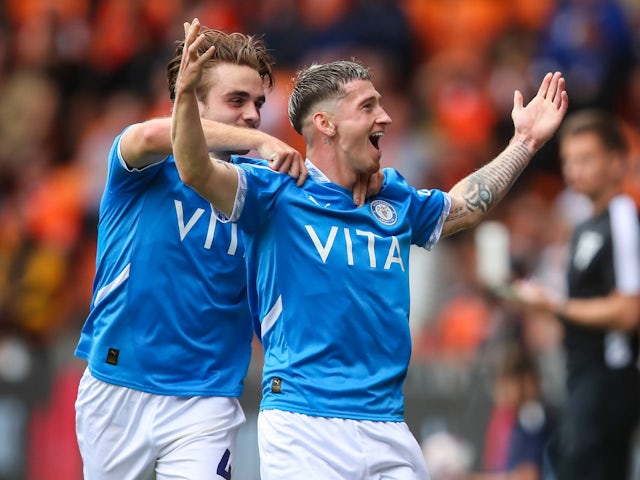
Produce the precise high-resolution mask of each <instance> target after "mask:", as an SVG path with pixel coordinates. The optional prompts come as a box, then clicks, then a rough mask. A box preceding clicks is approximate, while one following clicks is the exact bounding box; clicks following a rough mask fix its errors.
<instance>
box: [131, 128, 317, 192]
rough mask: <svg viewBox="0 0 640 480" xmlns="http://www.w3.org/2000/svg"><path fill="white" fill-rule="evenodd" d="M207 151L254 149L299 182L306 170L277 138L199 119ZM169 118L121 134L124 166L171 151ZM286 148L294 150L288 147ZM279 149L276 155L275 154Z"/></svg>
mask: <svg viewBox="0 0 640 480" xmlns="http://www.w3.org/2000/svg"><path fill="white" fill-rule="evenodd" d="M200 122H201V124H202V130H203V132H204V138H205V143H206V145H207V150H208V151H227V152H229V151H240V150H256V151H257V152H258V153H260V154H261V155H267V160H269V165H270V166H271V168H272V169H273V170H275V171H277V172H280V173H287V174H289V175H291V176H292V177H293V178H295V179H297V180H298V185H302V183H304V181H305V179H306V178H307V174H308V172H307V169H306V167H305V166H304V159H303V158H302V156H301V155H294V154H292V153H290V154H289V155H285V154H282V152H283V151H284V150H286V147H283V145H285V144H283V143H282V142H281V141H280V140H278V139H276V138H273V137H271V136H269V135H267V134H266V133H264V132H260V131H258V130H255V129H249V128H242V127H236V126H232V125H227V124H225V123H220V122H215V121H213V120H209V119H206V118H200ZM171 124H172V119H171V117H166V118H154V119H151V120H147V121H145V122H141V123H136V124H134V125H132V126H131V127H129V128H128V129H127V130H126V131H125V132H124V134H123V135H122V141H121V143H120V150H121V152H122V157H123V158H124V161H125V162H127V165H129V166H130V167H133V168H142V167H145V166H147V165H151V164H152V163H157V162H160V161H162V160H164V159H165V158H166V157H167V156H168V155H170V154H171V153H173V149H172V145H171ZM289 150H290V151H292V150H293V149H292V148H290V147H289ZM275 152H278V154H277V155H274V153H275Z"/></svg>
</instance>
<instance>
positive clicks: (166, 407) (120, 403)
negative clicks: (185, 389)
mask: <svg viewBox="0 0 640 480" xmlns="http://www.w3.org/2000/svg"><path fill="white" fill-rule="evenodd" d="M244 421H245V417H244V413H243V412H242V408H241V406H240V403H239V402H238V399H236V398H225V397H177V396H165V395H154V394H150V393H146V392H141V391H138V390H133V389H130V388H126V387H121V386H118V385H112V384H109V383H105V382H102V381H100V380H97V379H96V378H94V377H93V376H91V374H90V373H89V371H88V370H85V372H84V375H83V376H82V379H81V380H80V386H79V388H78V398H77V400H76V434H77V437H78V445H79V447H80V454H81V455H82V461H83V471H84V478H86V479H88V480H134V479H135V480H142V479H153V478H156V479H158V480H161V479H169V478H171V479H174V480H175V479H178V478H183V479H189V480H205V479H206V480H212V479H216V478H217V479H227V480H228V479H229V478H230V477H231V473H230V472H231V471H232V469H233V462H234V459H235V454H236V450H235V447H236V438H237V436H238V430H239V428H240V426H241V425H242V424H243V423H244Z"/></svg>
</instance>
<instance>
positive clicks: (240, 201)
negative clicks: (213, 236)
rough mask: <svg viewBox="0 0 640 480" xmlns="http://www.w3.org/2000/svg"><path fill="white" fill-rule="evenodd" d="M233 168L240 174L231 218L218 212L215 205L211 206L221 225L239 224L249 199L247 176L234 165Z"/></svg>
mask: <svg viewBox="0 0 640 480" xmlns="http://www.w3.org/2000/svg"><path fill="white" fill-rule="evenodd" d="M232 167H235V170H236V173H237V174H238V190H236V198H235V200H234V202H233V211H232V212H231V216H229V217H227V216H226V215H225V214H224V213H222V212H221V211H220V210H218V209H217V208H216V206H215V205H211V206H212V207H213V211H214V213H215V215H216V217H217V218H218V220H219V221H220V223H229V222H232V223H235V222H237V221H238V218H240V214H241V213H242V209H243V208H244V203H245V201H246V199H247V174H246V173H245V171H244V170H243V169H242V168H240V167H238V166H237V165H232Z"/></svg>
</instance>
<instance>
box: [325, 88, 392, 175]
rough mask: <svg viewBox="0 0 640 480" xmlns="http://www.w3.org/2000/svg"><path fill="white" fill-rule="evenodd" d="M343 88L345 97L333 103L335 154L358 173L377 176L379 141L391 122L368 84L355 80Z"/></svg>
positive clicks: (375, 92)
mask: <svg viewBox="0 0 640 480" xmlns="http://www.w3.org/2000/svg"><path fill="white" fill-rule="evenodd" d="M345 88H346V90H347V92H348V94H347V95H346V96H345V97H343V98H340V99H339V100H337V101H336V104H335V115H333V116H332V121H333V123H334V124H335V127H336V137H335V141H336V142H337V148H338V150H339V153H338V154H339V155H340V156H341V157H343V158H345V159H346V161H347V163H348V164H349V166H350V167H351V168H352V169H353V170H354V171H356V172H357V173H367V172H368V173H373V172H376V171H377V170H378V169H379V168H380V158H381V157H382V153H381V151H380V139H381V137H382V136H383V135H384V131H385V128H386V127H387V125H389V124H390V123H391V118H390V117H389V115H387V112H386V111H385V110H384V108H382V104H381V102H380V100H381V97H380V94H379V93H378V92H377V91H376V89H375V88H374V87H373V84H372V83H371V82H369V81H364V80H356V81H353V82H351V83H349V84H347V85H346V87H345Z"/></svg>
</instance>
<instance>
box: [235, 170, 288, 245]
mask: <svg viewBox="0 0 640 480" xmlns="http://www.w3.org/2000/svg"><path fill="white" fill-rule="evenodd" d="M265 165H266V162H265V164H261V163H255V164H254V163H241V164H240V165H238V175H239V179H238V193H237V195H236V201H235V205H234V208H233V213H232V216H231V221H234V222H237V223H238V225H239V226H240V227H241V228H242V229H243V230H244V231H245V232H248V233H250V232H254V231H256V230H258V229H259V228H260V227H261V226H262V225H263V224H265V223H266V222H268V221H269V220H270V218H271V215H272V211H273V208H274V205H275V204H276V202H277V200H278V197H279V195H280V193H281V192H282V190H283V189H284V188H286V186H287V185H288V184H293V182H294V180H293V179H292V178H291V177H290V176H289V175H282V174H280V173H278V172H274V171H273V170H271V169H270V168H269V167H268V166H265ZM293 185H295V184H293Z"/></svg>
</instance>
